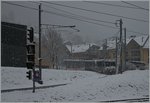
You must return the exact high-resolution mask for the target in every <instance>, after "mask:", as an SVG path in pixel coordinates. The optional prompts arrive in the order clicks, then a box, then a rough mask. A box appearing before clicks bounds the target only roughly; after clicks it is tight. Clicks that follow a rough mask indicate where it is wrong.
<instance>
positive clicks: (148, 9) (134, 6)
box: [121, 1, 149, 11]
mask: <svg viewBox="0 0 150 103" xmlns="http://www.w3.org/2000/svg"><path fill="white" fill-rule="evenodd" d="M121 2H123V3H125V4H128V5H132V6H134V7H137V8H139V9H143V10H146V11H149V9H146V8H143V7H140V6H138V5H135V4H132V3H129V2H126V1H121Z"/></svg>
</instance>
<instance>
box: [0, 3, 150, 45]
mask: <svg viewBox="0 0 150 103" xmlns="http://www.w3.org/2000/svg"><path fill="white" fill-rule="evenodd" d="M7 2H8V1H7ZM9 2H10V1H9ZM11 2H12V3H15V4H20V5H24V6H28V7H33V8H37V9H38V4H37V3H38V2H36V3H33V2H29V1H21V2H20V1H11ZM49 2H53V3H57V4H63V5H68V6H71V7H78V8H84V9H88V10H94V11H97V12H103V13H109V14H115V15H121V16H124V17H129V18H134V19H142V20H145V21H149V12H148V11H146V10H143V9H133V8H123V7H117V6H108V5H102V4H98V3H97V4H94V3H88V2H83V1H57V2H56V1H49ZM98 2H100V3H107V4H113V5H121V6H130V7H134V6H131V5H129V4H125V3H123V2H121V1H98ZM127 2H128V3H132V4H134V5H137V6H140V7H143V8H147V9H148V8H149V2H148V1H132V2H130V1H127ZM1 5H2V6H1V7H2V8H1V11H2V12H1V15H2V21H7V22H12V23H19V24H24V25H27V26H28V27H30V26H33V27H34V28H35V29H37V28H38V11H36V10H31V9H27V8H23V7H19V6H15V5H10V4H6V3H1ZM50 7H51V8H50ZM52 7H53V8H52ZM54 8H57V9H61V10H64V11H67V12H71V13H73V14H77V15H81V16H85V17H88V18H93V19H98V20H102V21H109V22H113V23H115V22H116V20H119V19H120V18H121V17H115V16H110V15H104V14H98V13H95V12H89V11H83V10H78V9H74V8H68V7H63V6H58V5H54V4H48V3H47V4H46V3H42V10H47V11H51V12H54V13H57V14H59V13H61V14H67V13H65V12H62V11H58V10H56V9H54ZM67 15H70V14H67ZM71 17H73V18H74V16H71ZM75 18H76V19H82V20H84V21H85V20H86V21H88V22H94V23H99V24H104V25H109V26H113V27H116V26H115V24H110V23H103V22H98V21H92V20H87V19H85V18H84V19H83V18H78V17H75ZM122 20H123V28H124V27H126V28H127V29H128V30H132V31H136V32H141V33H144V34H148V33H149V22H141V21H135V20H131V19H126V18H122ZM42 23H43V24H44V23H46V24H58V25H76V28H77V29H79V30H80V32H75V30H72V29H69V28H66V29H64V30H68V31H69V32H72V34H74V35H81V36H82V37H83V39H84V40H89V41H91V42H94V41H99V40H102V39H104V38H107V37H111V36H114V34H115V33H117V32H118V31H119V29H112V28H108V27H105V26H100V25H96V24H91V23H87V22H83V21H79V20H74V19H70V18H66V17H63V16H58V15H54V14H52V13H45V12H42ZM61 30H62V29H61ZM37 32H38V31H37ZM64 33H68V32H63V35H65V34H64ZM70 35H71V34H70ZM127 35H128V36H129V35H139V34H135V33H131V32H127ZM118 36H119V35H118Z"/></svg>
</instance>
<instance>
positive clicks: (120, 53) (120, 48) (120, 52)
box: [116, 19, 123, 73]
mask: <svg viewBox="0 0 150 103" xmlns="http://www.w3.org/2000/svg"><path fill="white" fill-rule="evenodd" d="M117 21H119V27H120V38H119V45H118V49H119V56H120V57H119V59H120V60H118V62H120V63H119V73H122V70H123V69H122V54H123V53H122V24H123V22H122V19H120V20H117ZM116 26H117V22H116Z"/></svg>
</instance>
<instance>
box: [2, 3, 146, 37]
mask: <svg viewBox="0 0 150 103" xmlns="http://www.w3.org/2000/svg"><path fill="white" fill-rule="evenodd" d="M3 3H7V2H3ZM7 4H10V5H15V6H19V7H23V8H28V9H32V10H38V9H36V8H32V7H27V6H23V5H19V4H14V3H7ZM43 12H46V13H50V14H54V15H58V16H63V17H66V18H70V19H74V20H78V21H82V22H87V23H90V24H95V25H98V26H105V27H109V28H113V29H119V28H116V27H113V26H109V25H104V24H99V23H95V22H90V21H87V20H82V19H79V18H75V17H70V16H68V15H64V14H59V13H55V12H51V11H46V10H43ZM5 26H7V25H5ZM7 27H10V26H7ZM13 28H15V27H13ZM16 29H18V28H16ZM18 30H19V29H18ZM127 31H128V32H133V33H136V34H142V35H147V34H144V33H140V32H136V31H132V30H127Z"/></svg>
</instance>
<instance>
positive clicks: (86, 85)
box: [1, 67, 149, 102]
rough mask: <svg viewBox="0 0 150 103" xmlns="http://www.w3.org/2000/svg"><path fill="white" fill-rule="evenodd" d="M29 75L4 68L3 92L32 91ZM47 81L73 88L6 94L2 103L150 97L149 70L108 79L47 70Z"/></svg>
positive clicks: (91, 73)
mask: <svg viewBox="0 0 150 103" xmlns="http://www.w3.org/2000/svg"><path fill="white" fill-rule="evenodd" d="M26 71H27V70H26V69H25V68H13V67H2V69H1V81H2V82H1V88H2V90H3V89H8V88H19V87H26V86H27V87H31V86H32V81H30V80H28V79H27V78H26ZM43 81H44V84H43V85H51V84H60V83H69V84H68V85H65V86H60V87H55V88H46V89H41V90H40V89H38V90H36V92H35V93H32V90H27V91H14V92H6V93H2V94H1V99H2V102H27V101H29V102H34V101H39V102H50V101H52V102H68V101H70V102H92V101H93V102H94V101H105V100H106V101H108V100H117V99H130V98H142V97H149V70H132V71H126V72H124V73H123V74H118V75H104V74H99V73H95V72H90V71H69V70H50V69H47V70H46V69H44V70H43ZM36 85H37V84H36ZM39 86H40V85H39Z"/></svg>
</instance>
